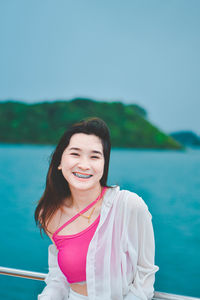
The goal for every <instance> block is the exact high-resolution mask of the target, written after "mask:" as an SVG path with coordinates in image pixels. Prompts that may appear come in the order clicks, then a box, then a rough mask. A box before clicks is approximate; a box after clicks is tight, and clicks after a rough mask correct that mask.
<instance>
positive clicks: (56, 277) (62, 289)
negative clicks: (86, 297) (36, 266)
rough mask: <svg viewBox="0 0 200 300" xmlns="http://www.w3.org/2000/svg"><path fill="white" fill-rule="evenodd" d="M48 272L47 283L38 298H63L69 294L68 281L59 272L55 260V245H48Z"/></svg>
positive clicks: (42, 299) (52, 299)
mask: <svg viewBox="0 0 200 300" xmlns="http://www.w3.org/2000/svg"><path fill="white" fill-rule="evenodd" d="M48 254H49V257H48V263H49V273H48V274H47V277H46V278H45V283H46V284H47V285H46V287H45V288H44V290H43V291H42V293H41V294H40V295H38V300H55V299H56V300H65V299H68V295H69V283H68V282H67V280H66V278H65V276H64V275H63V273H62V272H61V270H60V268H59V266H58V262H57V249H56V247H55V245H50V246H49V251H48Z"/></svg>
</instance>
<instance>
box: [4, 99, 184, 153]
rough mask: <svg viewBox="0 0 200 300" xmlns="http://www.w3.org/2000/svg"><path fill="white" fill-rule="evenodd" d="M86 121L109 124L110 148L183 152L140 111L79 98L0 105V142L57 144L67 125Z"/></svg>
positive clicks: (14, 102)
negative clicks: (98, 121) (93, 120)
mask: <svg viewBox="0 0 200 300" xmlns="http://www.w3.org/2000/svg"><path fill="white" fill-rule="evenodd" d="M87 117H99V118H102V119H103V120H104V121H105V122H106V123H107V124H108V126H109V128H110V132H111V140H112V146H113V147H118V148H157V149H182V146H181V144H179V143H178V142H177V141H175V140H174V139H173V138H172V137H171V136H169V135H167V134H165V133H163V132H161V131H160V130H159V129H158V128H156V127H155V126H154V125H152V124H151V123H150V122H149V121H148V119H147V113H146V111H145V110H144V109H143V108H142V107H140V106H138V105H134V104H129V105H127V104H123V103H121V102H99V101H94V100H90V99H80V98H77V99H73V100H70V101H55V102H40V103H34V104H28V103H22V102H16V101H6V102H2V103H0V142H1V143H21V144H56V143H57V142H58V140H59V139H60V137H61V135H62V134H63V132H64V131H65V130H66V128H67V127H68V126H69V125H70V124H72V123H74V122H77V121H80V120H81V119H84V118H87Z"/></svg>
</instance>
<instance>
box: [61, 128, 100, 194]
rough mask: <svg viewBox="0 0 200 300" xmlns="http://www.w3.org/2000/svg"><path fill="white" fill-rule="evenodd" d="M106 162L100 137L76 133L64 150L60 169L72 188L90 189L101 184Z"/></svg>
mask: <svg viewBox="0 0 200 300" xmlns="http://www.w3.org/2000/svg"><path fill="white" fill-rule="evenodd" d="M104 162H105V161H104V155H103V146H102V142H101V140H100V138H99V137H97V136H96V135H89V134H85V133H76V134H74V135H73V136H72V137H71V139H70V142H69V145H68V146H67V148H66V149H65V150H64V152H63V154H62V157H61V162H60V165H59V166H58V169H59V170H61V171H62V174H63V176H64V177H65V179H66V180H67V182H68V184H69V188H70V190H72V189H77V190H88V189H91V188H94V187H97V185H98V186H99V185H100V179H101V178H102V176H103V171H104Z"/></svg>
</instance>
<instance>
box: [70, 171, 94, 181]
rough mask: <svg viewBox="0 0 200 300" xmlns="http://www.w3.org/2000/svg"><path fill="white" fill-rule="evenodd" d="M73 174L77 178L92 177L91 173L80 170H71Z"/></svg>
mask: <svg viewBox="0 0 200 300" xmlns="http://www.w3.org/2000/svg"><path fill="white" fill-rule="evenodd" d="M73 175H74V176H75V177H76V178H79V179H89V178H91V177H92V175H91V174H85V173H81V172H73Z"/></svg>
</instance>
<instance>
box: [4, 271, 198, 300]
mask: <svg viewBox="0 0 200 300" xmlns="http://www.w3.org/2000/svg"><path fill="white" fill-rule="evenodd" d="M0 274H1V275H8V276H14V277H22V278H26V279H33V280H45V277H46V276H47V274H46V273H39V272H32V271H25V270H19V269H13V268H5V267H0ZM153 299H155V300H200V298H195V297H188V296H182V295H176V294H168V293H163V292H155V293H154V297H153Z"/></svg>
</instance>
